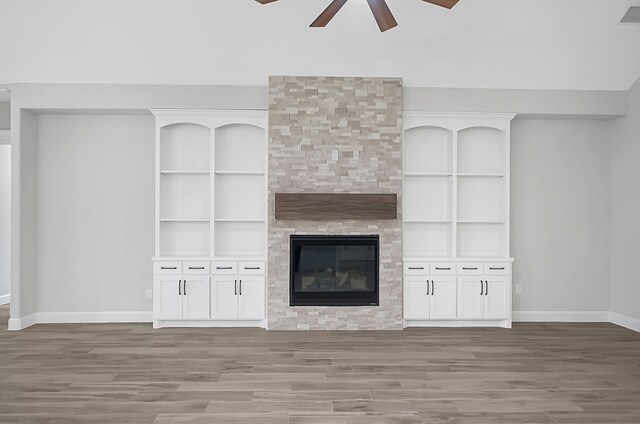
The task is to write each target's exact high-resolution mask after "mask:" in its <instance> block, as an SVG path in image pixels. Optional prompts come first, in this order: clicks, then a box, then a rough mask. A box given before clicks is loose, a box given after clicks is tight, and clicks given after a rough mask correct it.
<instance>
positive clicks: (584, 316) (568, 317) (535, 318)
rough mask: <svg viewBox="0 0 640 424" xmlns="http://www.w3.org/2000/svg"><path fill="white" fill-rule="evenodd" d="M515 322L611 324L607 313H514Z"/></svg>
mask: <svg viewBox="0 0 640 424" xmlns="http://www.w3.org/2000/svg"><path fill="white" fill-rule="evenodd" d="M513 321H514V322H609V312H607V311H513Z"/></svg>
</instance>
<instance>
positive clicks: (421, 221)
mask: <svg viewBox="0 0 640 424" xmlns="http://www.w3.org/2000/svg"><path fill="white" fill-rule="evenodd" d="M402 222H404V223H405V224H451V222H452V221H451V220H445V221H437V220H434V221H430V220H422V219H405V220H404V221H402Z"/></svg>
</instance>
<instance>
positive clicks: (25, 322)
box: [8, 314, 36, 331]
mask: <svg viewBox="0 0 640 424" xmlns="http://www.w3.org/2000/svg"><path fill="white" fill-rule="evenodd" d="M34 324H36V314H31V315H27V316H26V317H22V318H10V319H9V325H8V328H9V331H17V330H24V329H25V328H27V327H31V326H32V325H34Z"/></svg>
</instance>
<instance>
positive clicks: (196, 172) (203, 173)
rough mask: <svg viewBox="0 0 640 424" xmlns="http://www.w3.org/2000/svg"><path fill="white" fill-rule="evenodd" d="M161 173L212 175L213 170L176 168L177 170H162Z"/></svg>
mask: <svg viewBox="0 0 640 424" xmlns="http://www.w3.org/2000/svg"><path fill="white" fill-rule="evenodd" d="M160 174H162V175H210V174H211V172H209V171H186V170H185V171H182V170H175V171H173V170H172V171H169V170H165V171H160Z"/></svg>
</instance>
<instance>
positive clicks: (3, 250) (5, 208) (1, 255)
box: [0, 144, 11, 304]
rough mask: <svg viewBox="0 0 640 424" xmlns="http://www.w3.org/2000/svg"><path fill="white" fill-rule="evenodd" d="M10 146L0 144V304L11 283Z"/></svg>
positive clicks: (4, 299)
mask: <svg viewBox="0 0 640 424" xmlns="http://www.w3.org/2000/svg"><path fill="white" fill-rule="evenodd" d="M10 261H11V146H10V145H8V144H4V145H3V144H0V304H4V303H7V301H8V300H9V299H8V295H9V292H10V281H11V271H10V270H11V267H10Z"/></svg>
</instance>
